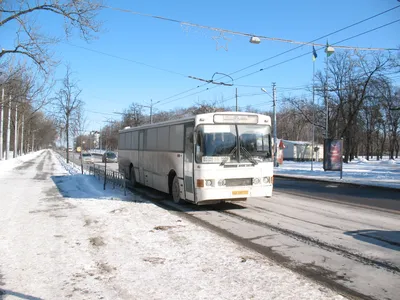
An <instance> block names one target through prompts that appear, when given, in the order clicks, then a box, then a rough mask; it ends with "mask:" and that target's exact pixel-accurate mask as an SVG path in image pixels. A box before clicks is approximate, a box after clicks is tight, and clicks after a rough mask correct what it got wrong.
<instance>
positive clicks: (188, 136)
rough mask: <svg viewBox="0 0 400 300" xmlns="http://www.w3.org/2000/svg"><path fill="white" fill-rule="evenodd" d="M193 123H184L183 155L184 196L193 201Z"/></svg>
mask: <svg viewBox="0 0 400 300" xmlns="http://www.w3.org/2000/svg"><path fill="white" fill-rule="evenodd" d="M193 127H194V126H193V124H186V125H185V152H184V155H183V178H184V185H185V198H186V199H187V200H189V201H194V178H193V156H194V154H193V151H194V146H193Z"/></svg>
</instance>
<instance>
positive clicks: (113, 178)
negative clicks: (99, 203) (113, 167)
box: [112, 171, 115, 189]
mask: <svg viewBox="0 0 400 300" xmlns="http://www.w3.org/2000/svg"><path fill="white" fill-rule="evenodd" d="M112 172H113V173H112V174H113V176H112V182H113V189H115V176H114V173H115V172H114V171H112Z"/></svg>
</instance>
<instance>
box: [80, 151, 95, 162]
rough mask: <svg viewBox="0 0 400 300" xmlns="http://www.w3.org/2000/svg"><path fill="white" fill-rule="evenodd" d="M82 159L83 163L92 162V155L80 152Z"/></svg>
mask: <svg viewBox="0 0 400 300" xmlns="http://www.w3.org/2000/svg"><path fill="white" fill-rule="evenodd" d="M81 155H82V161H83V162H85V163H93V162H94V160H93V156H92V154H90V153H82V154H81Z"/></svg>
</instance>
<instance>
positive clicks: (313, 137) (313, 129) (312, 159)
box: [311, 61, 315, 171]
mask: <svg viewBox="0 0 400 300" xmlns="http://www.w3.org/2000/svg"><path fill="white" fill-rule="evenodd" d="M314 101H315V61H314V62H313V84H312V116H313V123H312V143H311V171H314V140H315V106H314V105H315V104H314V103H315V102H314Z"/></svg>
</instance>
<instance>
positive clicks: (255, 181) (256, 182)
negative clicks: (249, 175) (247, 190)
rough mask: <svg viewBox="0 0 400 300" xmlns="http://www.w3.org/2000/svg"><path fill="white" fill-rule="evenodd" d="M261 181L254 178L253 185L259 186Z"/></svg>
mask: <svg viewBox="0 0 400 300" xmlns="http://www.w3.org/2000/svg"><path fill="white" fill-rule="evenodd" d="M260 181H261V180H260V178H253V184H259V183H260Z"/></svg>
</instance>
